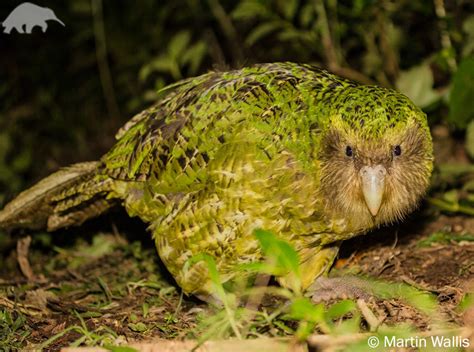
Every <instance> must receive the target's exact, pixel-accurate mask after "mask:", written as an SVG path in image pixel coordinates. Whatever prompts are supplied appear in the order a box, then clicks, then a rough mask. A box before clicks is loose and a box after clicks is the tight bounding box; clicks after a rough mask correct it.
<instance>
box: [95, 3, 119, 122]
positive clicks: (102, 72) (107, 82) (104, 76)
mask: <svg viewBox="0 0 474 352" xmlns="http://www.w3.org/2000/svg"><path fill="white" fill-rule="evenodd" d="M91 1H92V2H91V5H92V6H91V7H92V17H93V22H94V39H95V46H96V51H95V52H96V56H97V66H98V69H99V76H100V83H101V85H102V91H103V92H104V98H105V101H106V104H107V111H108V113H109V117H110V118H111V119H112V121H119V120H120V110H119V107H118V104H117V99H116V97H115V91H114V86H113V82H112V75H111V74H110V68H109V63H108V61H107V42H106V38H105V30H104V17H103V11H102V0H91Z"/></svg>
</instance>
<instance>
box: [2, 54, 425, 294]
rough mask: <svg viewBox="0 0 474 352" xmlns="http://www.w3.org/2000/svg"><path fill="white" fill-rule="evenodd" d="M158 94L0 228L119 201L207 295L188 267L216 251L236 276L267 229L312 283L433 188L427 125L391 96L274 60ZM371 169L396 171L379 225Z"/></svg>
mask: <svg viewBox="0 0 474 352" xmlns="http://www.w3.org/2000/svg"><path fill="white" fill-rule="evenodd" d="M160 94H161V95H162V98H161V100H160V101H159V102H158V103H157V104H156V105H154V106H153V107H151V108H149V109H147V110H145V111H143V112H142V113H140V114H138V115H136V116H135V117H134V118H133V119H132V120H130V121H129V122H128V123H127V124H126V125H125V126H124V127H123V128H122V129H121V130H120V131H119V133H118V134H117V139H118V141H117V143H116V144H115V146H113V147H112V149H111V150H110V151H109V152H108V153H107V154H105V155H104V156H103V157H102V159H101V160H100V162H98V163H84V164H78V165H75V166H72V167H71V168H70V169H65V170H63V171H60V172H59V173H57V174H53V175H52V176H50V177H49V178H47V179H46V181H43V184H39V185H37V186H35V188H33V189H32V190H29V191H26V192H24V193H23V194H22V195H20V196H19V197H18V198H17V200H14V201H13V202H12V203H10V204H9V205H7V206H6V207H5V209H4V210H3V211H2V212H0V227H6V228H10V227H18V226H27V227H33V228H34V227H42V226H48V228H49V229H56V228H59V227H63V226H68V225H72V224H80V223H82V222H83V221H84V220H86V219H87V218H90V217H92V216H96V215H98V214H100V213H101V212H103V211H105V210H107V209H108V208H109V207H111V206H113V205H115V204H123V205H124V206H125V208H126V210H127V212H128V213H129V214H130V215H131V216H139V217H140V218H141V219H142V220H143V221H145V222H146V223H148V224H150V229H151V231H152V233H153V237H154V239H155V241H156V245H157V248H158V252H159V254H160V257H161V258H162V260H163V262H164V263H165V265H166V266H167V268H168V269H169V271H170V272H171V274H172V275H173V276H174V277H175V279H176V281H177V282H178V284H179V285H180V286H181V287H182V288H183V290H184V291H185V292H187V293H196V294H208V293H211V292H210V291H211V286H210V283H209V280H208V277H207V270H206V265H205V264H204V263H197V264H195V265H192V266H188V265H185V264H186V262H187V261H188V259H189V258H191V257H192V256H193V255H196V254H198V253H208V254H211V255H212V256H214V257H215V258H216V262H217V265H218V268H219V270H220V272H221V275H222V277H223V278H224V279H225V280H227V279H230V278H231V277H232V276H233V274H234V273H233V272H232V270H231V268H232V267H233V266H234V265H235V264H237V263H244V262H249V261H253V260H258V259H259V258H260V251H259V247H258V244H257V242H256V239H255V238H254V237H253V235H252V233H253V230H254V229H256V228H264V229H267V230H271V231H273V232H274V233H275V234H277V235H278V236H280V237H281V238H283V239H285V240H287V241H289V242H290V243H292V244H293V245H294V246H295V248H296V249H297V250H298V252H299V253H300V256H301V259H302V262H303V266H304V268H303V273H304V278H303V284H304V286H308V285H309V284H311V282H312V281H313V280H314V279H315V278H316V277H317V276H318V275H320V274H321V273H323V272H324V271H325V270H327V267H328V266H329V265H330V263H331V262H332V260H333V258H334V256H335V255H336V253H337V246H338V243H339V242H340V241H341V240H344V239H347V238H350V237H353V236H355V235H358V234H362V233H364V232H366V231H368V230H370V229H371V228H373V227H375V226H378V225H380V224H383V223H387V222H392V221H395V220H397V219H400V218H401V217H403V216H404V215H405V214H407V213H408V212H409V211H411V210H412V209H413V207H414V206H415V205H416V203H417V201H418V200H419V198H420V197H421V195H422V194H423V193H424V191H425V190H426V187H427V185H428V179H429V175H430V173H431V168H432V152H431V139H430V135H429V130H428V127H427V122H426V117H425V115H424V114H423V113H422V112H421V111H420V110H419V109H418V108H416V107H415V106H414V105H413V104H412V103H411V102H410V101H409V100H408V98H406V97H405V96H403V95H401V94H399V93H397V92H395V91H392V90H389V89H384V88H379V87H374V86H359V85H357V84H355V83H353V82H350V81H348V80H345V79H342V78H339V77H337V76H334V75H332V74H330V73H328V72H327V71H324V70H321V69H318V68H314V67H311V66H306V65H297V64H292V63H276V64H264V65H257V66H253V67H249V68H244V69H241V70H236V71H231V72H210V73H208V74H204V75H202V76H199V77H196V78H192V79H188V80H185V81H182V82H178V83H176V84H174V85H172V86H170V87H168V88H165V89H164V90H162V91H161V93H160ZM346 145H350V146H351V148H352V149H354V155H353V156H352V157H348V156H347V155H346V154H345V149H346ZM395 145H401V146H402V148H403V150H404V151H405V152H404V154H403V155H402V156H398V155H397V156H394V155H393V147H394V146H395ZM374 163H377V164H380V165H383V167H384V168H385V169H386V170H387V172H388V176H387V182H386V184H385V186H384V187H385V188H384V198H383V202H382V205H381V206H380V212H379V214H377V215H376V216H373V215H371V213H370V212H369V211H368V209H367V206H366V205H365V202H364V196H363V194H362V193H361V190H360V181H358V180H359V177H358V176H356V175H357V173H356V172H359V170H360V168H361V165H372V164H374ZM71 175H72V176H71ZM28 192H29V193H28ZM282 282H283V283H284V280H282Z"/></svg>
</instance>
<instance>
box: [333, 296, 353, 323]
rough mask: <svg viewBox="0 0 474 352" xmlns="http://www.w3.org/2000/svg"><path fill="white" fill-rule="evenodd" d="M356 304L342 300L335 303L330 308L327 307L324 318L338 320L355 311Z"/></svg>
mask: <svg viewBox="0 0 474 352" xmlns="http://www.w3.org/2000/svg"><path fill="white" fill-rule="evenodd" d="M356 307H357V306H356V304H355V302H354V301H351V300H343V301H340V302H337V303H334V304H333V305H332V306H331V307H329V309H328V311H327V312H326V317H327V318H328V319H338V318H340V317H342V316H344V315H346V314H347V313H350V312H352V311H353V310H355V309H356Z"/></svg>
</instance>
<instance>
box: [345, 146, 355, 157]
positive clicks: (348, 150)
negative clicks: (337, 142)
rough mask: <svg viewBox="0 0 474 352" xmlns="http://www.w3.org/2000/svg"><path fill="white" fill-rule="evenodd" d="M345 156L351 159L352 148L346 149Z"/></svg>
mask: <svg viewBox="0 0 474 352" xmlns="http://www.w3.org/2000/svg"><path fill="white" fill-rule="evenodd" d="M346 155H347V156H348V157H351V156H352V155H354V152H353V151H352V148H351V147H350V146H347V147H346Z"/></svg>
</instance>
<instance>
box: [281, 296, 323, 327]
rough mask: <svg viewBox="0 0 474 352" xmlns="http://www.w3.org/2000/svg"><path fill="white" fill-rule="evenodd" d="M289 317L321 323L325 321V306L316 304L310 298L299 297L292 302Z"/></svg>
mask: <svg viewBox="0 0 474 352" xmlns="http://www.w3.org/2000/svg"><path fill="white" fill-rule="evenodd" d="M289 317H290V318H291V319H295V320H300V321H301V320H304V321H309V322H312V323H321V322H324V306H323V305H322V304H316V305H315V304H313V303H311V301H310V300H309V299H308V298H297V299H295V300H294V301H293V303H292V304H291V309H290V314H289Z"/></svg>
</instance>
